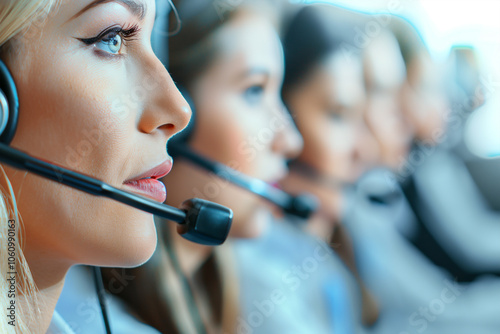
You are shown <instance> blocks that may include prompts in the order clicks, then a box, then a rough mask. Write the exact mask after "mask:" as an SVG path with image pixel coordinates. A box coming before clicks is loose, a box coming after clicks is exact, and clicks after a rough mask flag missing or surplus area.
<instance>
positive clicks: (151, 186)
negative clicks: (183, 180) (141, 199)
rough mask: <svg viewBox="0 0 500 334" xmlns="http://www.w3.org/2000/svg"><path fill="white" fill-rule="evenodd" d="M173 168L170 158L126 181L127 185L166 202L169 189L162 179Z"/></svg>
mask: <svg viewBox="0 0 500 334" xmlns="http://www.w3.org/2000/svg"><path fill="white" fill-rule="evenodd" d="M171 170H172V160H171V159H168V160H166V161H164V162H163V163H161V164H160V165H158V166H156V167H155V168H153V169H150V170H149V171H147V172H145V173H142V174H141V175H138V176H136V177H134V178H132V179H130V180H127V181H125V182H124V184H125V185H126V186H127V187H130V188H132V189H133V191H134V192H135V193H138V194H139V195H143V196H146V197H149V198H152V199H154V200H155V201H158V202H161V203H163V202H165V200H166V199H167V190H166V188H165V185H164V184H163V183H162V182H160V181H159V180H158V179H161V178H162V177H164V176H165V175H167V174H168V173H170V171H171Z"/></svg>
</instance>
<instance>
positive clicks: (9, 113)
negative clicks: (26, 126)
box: [0, 60, 19, 145]
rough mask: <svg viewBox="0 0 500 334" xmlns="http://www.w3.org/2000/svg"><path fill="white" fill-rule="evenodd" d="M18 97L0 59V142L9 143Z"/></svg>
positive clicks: (14, 122) (14, 129)
mask: <svg viewBox="0 0 500 334" xmlns="http://www.w3.org/2000/svg"><path fill="white" fill-rule="evenodd" d="M18 111H19V99H18V96H17V89H16V85H15V83H14V79H13V78H12V75H11V74H10V72H9V70H8V69H7V66H6V65H5V64H4V63H3V61H1V60H0V142H1V143H4V144H7V145H8V144H10V142H11V141H12V138H13V137H14V134H15V133H16V127H17V116H18Z"/></svg>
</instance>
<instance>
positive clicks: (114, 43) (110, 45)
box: [95, 32, 123, 54]
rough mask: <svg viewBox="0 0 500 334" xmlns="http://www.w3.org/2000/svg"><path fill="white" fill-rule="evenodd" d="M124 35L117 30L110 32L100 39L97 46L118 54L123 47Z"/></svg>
mask: <svg viewBox="0 0 500 334" xmlns="http://www.w3.org/2000/svg"><path fill="white" fill-rule="evenodd" d="M122 44H123V40H122V37H121V36H120V35H119V34H118V33H116V32H110V33H109V34H107V35H106V36H104V37H103V38H102V39H101V40H100V41H98V42H97V43H95V45H96V47H97V48H99V49H101V50H102V51H105V52H109V53H111V54H118V53H119V52H120V50H121V48H122Z"/></svg>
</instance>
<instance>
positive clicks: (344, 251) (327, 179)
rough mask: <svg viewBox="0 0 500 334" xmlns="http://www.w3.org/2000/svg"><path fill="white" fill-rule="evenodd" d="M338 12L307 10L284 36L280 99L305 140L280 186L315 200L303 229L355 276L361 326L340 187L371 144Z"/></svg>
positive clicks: (365, 163)
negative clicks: (329, 246)
mask: <svg viewBox="0 0 500 334" xmlns="http://www.w3.org/2000/svg"><path fill="white" fill-rule="evenodd" d="M345 12H346V11H345V10H343V9H339V8H336V7H333V6H324V5H322V6H309V7H306V8H304V9H303V10H302V11H300V12H299V13H298V14H297V15H296V16H295V17H294V19H293V20H292V21H291V23H290V25H289V28H288V31H287V32H286V34H285V37H284V49H285V57H286V71H285V83H284V86H283V98H284V101H285V102H286V104H287V106H288V108H289V110H290V112H291V113H292V115H293V117H294V120H295V124H296V125H297V128H298V129H299V131H300V133H301V134H302V136H303V138H304V150H303V151H302V153H301V154H300V155H299V157H298V158H297V159H296V160H294V161H292V162H291V165H290V168H291V173H290V175H289V177H288V178H287V179H286V180H285V181H284V182H283V187H284V188H285V190H288V191H290V192H296V191H298V190H299V189H302V190H306V191H309V192H311V193H312V194H314V195H316V196H318V198H319V199H320V202H321V204H320V209H319V211H318V213H317V214H316V215H315V216H314V217H313V218H312V219H311V220H310V221H309V222H308V227H307V228H308V230H309V231H310V232H311V233H312V234H314V235H316V236H317V237H319V238H321V239H323V240H326V241H327V242H329V243H331V244H332V245H333V246H332V247H333V248H334V250H335V251H336V252H337V253H338V254H339V256H340V257H341V258H342V259H343V260H344V262H345V263H346V265H347V266H348V267H349V269H350V270H351V271H352V272H353V274H354V275H355V276H356V277H357V279H358V282H359V284H360V288H361V290H362V292H363V312H362V313H363V322H364V324H372V323H373V322H374V321H375V320H376V318H377V312H378V311H377V307H376V305H375V302H374V301H373V299H372V297H371V296H370V294H369V292H368V291H367V290H366V289H365V287H364V284H363V283H362V282H361V280H360V279H359V277H358V274H357V269H356V265H355V258H354V254H353V249H352V245H351V241H350V237H349V235H348V233H346V231H345V229H344V227H343V226H342V224H341V219H342V217H343V215H344V212H345V206H346V205H345V198H346V196H345V192H344V190H345V188H347V186H348V185H350V184H353V183H354V182H355V181H356V180H357V178H358V177H359V176H361V174H362V173H364V172H365V171H366V170H368V168H369V167H371V166H372V165H373V164H374V163H375V162H376V159H377V157H378V146H377V145H376V144H374V142H375V140H374V139H373V137H372V136H371V133H370V131H368V128H367V126H366V124H365V121H364V115H365V107H366V91H365V83H364V77H363V66H362V65H363V64H362V59H361V57H360V55H356V54H355V53H350V54H346V52H345V51H346V49H345V46H346V45H348V43H350V42H351V41H352V40H353V38H354V36H353V35H354V34H351V35H350V34H349V33H347V32H348V31H354V29H352V27H351V23H347V22H345V21H343V17H345V15H346V13H345ZM348 15H349V16H348V17H352V16H353V15H352V13H351V14H349V13H348ZM332 17H333V18H335V20H332ZM356 19H357V20H359V18H356ZM333 22H335V23H333Z"/></svg>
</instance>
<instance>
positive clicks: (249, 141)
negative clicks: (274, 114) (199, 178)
mask: <svg viewBox="0 0 500 334" xmlns="http://www.w3.org/2000/svg"><path fill="white" fill-rule="evenodd" d="M234 100H235V99H233V101H231V99H227V98H226V99H224V98H220V99H216V98H214V99H213V100H210V101H209V103H205V104H203V103H200V105H203V106H204V107H203V109H199V110H198V112H197V115H196V130H195V135H194V137H193V140H192V142H191V144H192V146H193V148H194V149H195V150H197V151H199V152H203V153H204V154H205V155H207V156H208V157H210V158H212V159H215V160H217V161H219V162H222V163H224V164H226V165H228V166H230V167H232V168H235V169H237V170H239V171H240V172H242V173H245V174H248V175H255V173H256V166H257V160H258V158H259V157H260V156H262V153H263V152H262V151H263V150H265V148H266V146H267V145H269V143H266V142H265V138H261V137H262V135H261V134H260V130H261V129H264V126H263V122H262V120H261V119H259V117H250V116H251V112H250V111H248V110H246V108H245V107H244V106H242V104H241V103H239V102H237V101H234ZM214 101H218V102H224V101H226V104H218V105H214V104H213V102H214ZM210 102H212V104H210Z"/></svg>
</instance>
